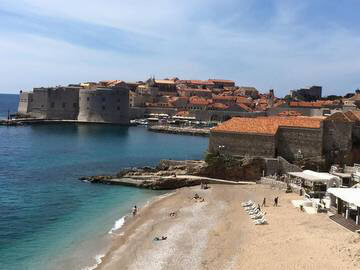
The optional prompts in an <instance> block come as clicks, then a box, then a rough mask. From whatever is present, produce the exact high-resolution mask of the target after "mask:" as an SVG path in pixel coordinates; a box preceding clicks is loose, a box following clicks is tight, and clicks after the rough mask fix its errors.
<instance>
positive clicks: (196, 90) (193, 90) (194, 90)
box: [179, 88, 211, 93]
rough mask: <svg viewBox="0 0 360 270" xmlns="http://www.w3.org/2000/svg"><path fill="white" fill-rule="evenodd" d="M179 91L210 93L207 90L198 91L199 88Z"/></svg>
mask: <svg viewBox="0 0 360 270" xmlns="http://www.w3.org/2000/svg"><path fill="white" fill-rule="evenodd" d="M179 91H184V92H204V93H211V90H209V89H199V88H183V89H179Z"/></svg>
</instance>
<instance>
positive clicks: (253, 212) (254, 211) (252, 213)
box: [247, 208, 260, 216]
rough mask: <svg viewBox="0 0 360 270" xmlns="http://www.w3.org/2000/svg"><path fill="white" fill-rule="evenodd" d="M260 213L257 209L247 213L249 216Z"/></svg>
mask: <svg viewBox="0 0 360 270" xmlns="http://www.w3.org/2000/svg"><path fill="white" fill-rule="evenodd" d="M259 212H260V211H259V209H257V208H256V209H255V210H253V211H249V212H247V213H248V214H249V215H250V216H251V215H256V214H257V213H259Z"/></svg>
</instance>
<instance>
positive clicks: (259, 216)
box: [250, 212, 264, 219]
mask: <svg viewBox="0 0 360 270" xmlns="http://www.w3.org/2000/svg"><path fill="white" fill-rule="evenodd" d="M263 217H264V214H263V213H261V212H259V213H257V214H256V215H251V216H250V218H252V219H261V218H263Z"/></svg>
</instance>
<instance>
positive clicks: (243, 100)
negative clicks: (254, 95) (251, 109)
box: [236, 96, 252, 105]
mask: <svg viewBox="0 0 360 270" xmlns="http://www.w3.org/2000/svg"><path fill="white" fill-rule="evenodd" d="M236 103H238V104H249V105H250V104H251V103H252V101H251V100H249V99H248V98H246V97H243V96H239V97H237V98H236Z"/></svg>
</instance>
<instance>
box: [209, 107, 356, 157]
mask: <svg viewBox="0 0 360 270" xmlns="http://www.w3.org/2000/svg"><path fill="white" fill-rule="evenodd" d="M351 147H352V123H351V122H350V121H348V119H347V118H346V117H344V114H342V113H336V114H334V115H332V116H330V117H327V118H326V117H302V116H298V117H294V116H288V117H280V116H272V117H257V118H238V117H235V118H232V119H231V120H229V121H226V122H224V123H222V124H220V125H219V126H217V127H215V128H213V129H211V132H210V140H209V151H210V152H220V153H226V154H230V155H236V156H262V157H276V156H282V157H284V158H285V159H287V160H289V161H294V160H296V159H297V158H319V157H320V158H321V157H324V156H331V155H332V154H334V153H335V152H337V151H343V152H344V151H345V152H346V151H350V150H351Z"/></svg>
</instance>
